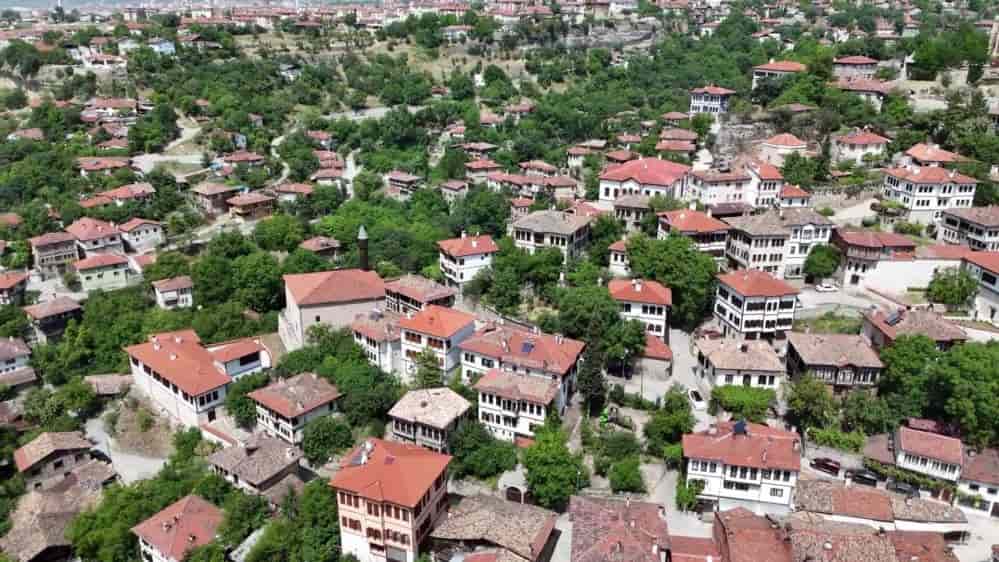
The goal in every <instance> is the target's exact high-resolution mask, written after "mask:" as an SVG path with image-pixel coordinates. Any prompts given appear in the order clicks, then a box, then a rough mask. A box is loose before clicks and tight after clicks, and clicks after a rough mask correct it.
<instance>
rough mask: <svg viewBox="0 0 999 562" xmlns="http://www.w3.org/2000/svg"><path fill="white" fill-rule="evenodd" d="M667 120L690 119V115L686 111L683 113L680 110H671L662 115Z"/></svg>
mask: <svg viewBox="0 0 999 562" xmlns="http://www.w3.org/2000/svg"><path fill="white" fill-rule="evenodd" d="M661 117H662V118H663V119H664V120H666V121H683V120H684V119H689V118H690V116H689V115H687V114H686V113H681V112H679V111H669V112H667V113H663V114H662V116H661Z"/></svg>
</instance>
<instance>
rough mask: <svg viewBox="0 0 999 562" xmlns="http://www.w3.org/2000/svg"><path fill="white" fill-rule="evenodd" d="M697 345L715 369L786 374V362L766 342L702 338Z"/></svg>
mask: <svg viewBox="0 0 999 562" xmlns="http://www.w3.org/2000/svg"><path fill="white" fill-rule="evenodd" d="M695 345H696V346H697V349H698V351H699V352H700V353H702V354H704V356H705V357H706V358H707V360H708V362H709V363H710V364H711V365H713V366H714V368H715V369H725V370H729V369H732V370H746V371H770V372H776V373H782V374H783V372H784V361H783V360H782V359H781V358H780V356H779V355H777V352H776V351H775V350H774V348H773V346H772V345H770V344H769V343H767V342H766V341H762V340H746V341H739V340H733V339H728V338H722V339H712V338H702V339H699V340H697V341H696V342H695Z"/></svg>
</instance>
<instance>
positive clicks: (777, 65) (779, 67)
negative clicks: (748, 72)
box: [753, 60, 807, 72]
mask: <svg viewBox="0 0 999 562" xmlns="http://www.w3.org/2000/svg"><path fill="white" fill-rule="evenodd" d="M806 68H807V67H806V66H805V65H803V64H801V63H800V62H794V61H789V60H782V61H770V62H768V63H766V64H761V65H757V66H754V67H753V70H765V71H769V72H804V71H805V70H806Z"/></svg>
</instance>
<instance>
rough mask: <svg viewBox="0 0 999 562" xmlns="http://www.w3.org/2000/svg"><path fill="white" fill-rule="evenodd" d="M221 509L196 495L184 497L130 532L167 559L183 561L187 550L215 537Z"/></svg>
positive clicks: (208, 541) (220, 517) (220, 520)
mask: <svg viewBox="0 0 999 562" xmlns="http://www.w3.org/2000/svg"><path fill="white" fill-rule="evenodd" d="M222 519H223V514H222V510H221V509H219V508H217V507H215V506H214V505H212V504H210V503H208V502H207V501H205V500H203V499H201V498H200V497H198V496H194V495H191V496H187V497H184V498H181V499H180V500H178V501H177V502H175V503H173V504H171V505H169V506H167V507H166V508H165V509H164V510H163V511H160V512H159V513H157V514H156V515H153V516H152V517H150V518H149V519H146V520H145V521H143V522H142V523H139V524H138V525H136V526H135V527H132V532H133V533H135V534H136V535H138V536H139V537H140V538H141V539H142V540H144V541H146V542H147V543H149V544H150V545H151V546H153V547H154V548H155V549H156V550H158V551H159V552H160V553H161V554H163V555H164V556H165V557H167V558H168V559H169V560H178V561H179V560H183V559H184V556H185V555H186V554H187V553H188V552H189V551H191V550H193V549H195V548H197V547H199V546H204V545H206V544H208V543H210V542H212V541H213V540H214V539H215V535H216V532H217V531H218V528H219V526H220V525H221V524H222Z"/></svg>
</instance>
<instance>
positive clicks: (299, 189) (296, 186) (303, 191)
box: [274, 183, 315, 195]
mask: <svg viewBox="0 0 999 562" xmlns="http://www.w3.org/2000/svg"><path fill="white" fill-rule="evenodd" d="M274 191H275V192H277V193H294V194H296V195H312V192H313V191H315V188H314V187H312V186H311V185H309V184H307V183H282V184H281V185H279V186H277V187H275V188H274Z"/></svg>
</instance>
